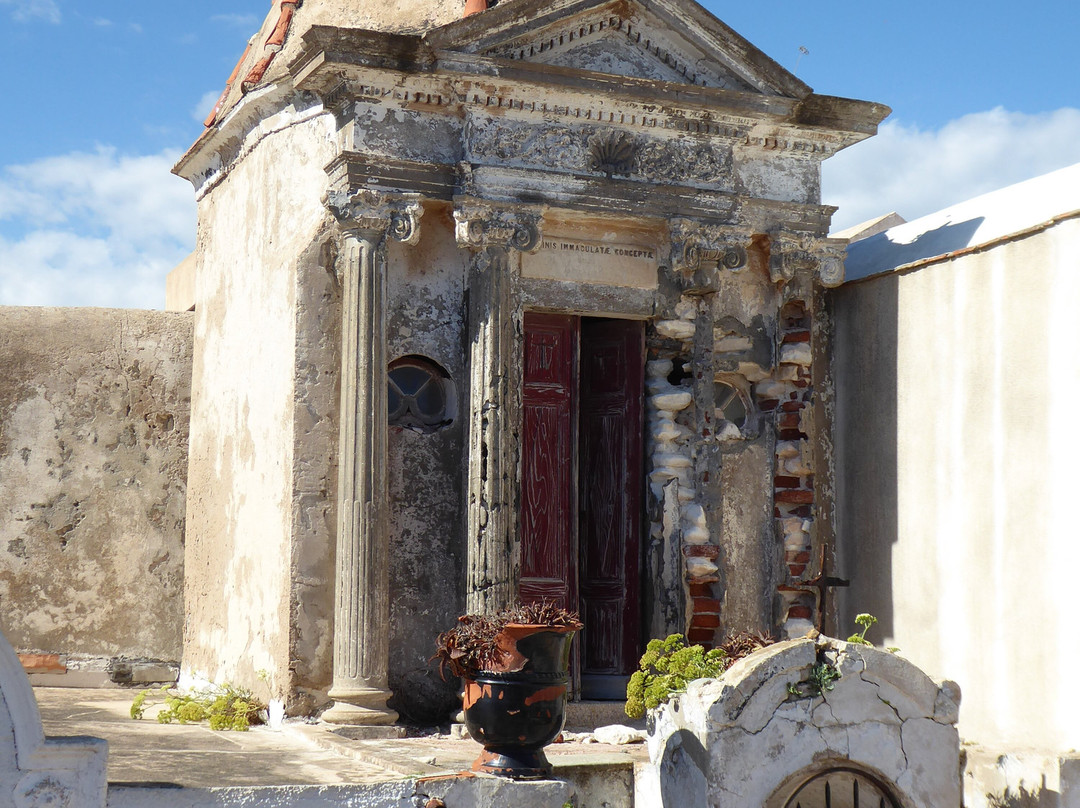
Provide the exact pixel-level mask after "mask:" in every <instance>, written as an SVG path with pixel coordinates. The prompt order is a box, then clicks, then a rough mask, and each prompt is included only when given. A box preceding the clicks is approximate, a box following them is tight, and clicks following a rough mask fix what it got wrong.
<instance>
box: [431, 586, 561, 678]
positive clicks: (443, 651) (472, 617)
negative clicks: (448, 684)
mask: <svg viewBox="0 0 1080 808" xmlns="http://www.w3.org/2000/svg"><path fill="white" fill-rule="evenodd" d="M510 625H524V626H545V627H547V628H557V629H566V630H572V631H577V630H578V629H580V628H581V626H582V624H581V620H580V619H579V618H578V616H577V614H575V613H574V612H569V611H567V610H566V609H562V608H560V607H558V606H556V605H555V604H554V603H551V602H550V601H541V602H537V603H526V604H518V605H516V606H511V607H509V608H507V609H503V610H502V611H500V612H496V613H495V614H467V615H463V616H462V617H459V618H458V624H457V625H456V626H454V627H453V628H452V629H450V630H449V631H444V632H443V633H442V634H440V635H439V636H438V638H437V639H436V640H435V646H436V647H435V655H434V656H432V660H436V659H437V660H438V661H439V675H440V676H442V677H443V678H444V679H445V678H446V672H447V671H448V670H449V671H450V673H451V674H453V675H454V676H469V675H470V674H474V673H476V672H477V671H482V670H497V669H498V668H499V667H500V666H501V665H503V664H504V663H505V662H506V659H507V656H508V650H507V648H506V646H505V644H501V643H500V642H499V635H500V633H501V632H502V631H503V629H504V628H506V627H507V626H510Z"/></svg>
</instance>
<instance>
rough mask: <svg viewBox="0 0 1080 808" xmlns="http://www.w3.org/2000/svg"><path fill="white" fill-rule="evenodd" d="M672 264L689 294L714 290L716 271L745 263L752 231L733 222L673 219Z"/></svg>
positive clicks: (741, 265)
mask: <svg viewBox="0 0 1080 808" xmlns="http://www.w3.org/2000/svg"><path fill="white" fill-rule="evenodd" d="M670 230H671V265H672V267H673V268H674V269H675V270H676V271H677V272H678V273H679V274H680V275H682V277H683V279H684V286H685V288H684V291H685V292H686V293H688V294H706V293H708V292H715V291H716V288H717V283H718V278H717V272H718V271H719V270H720V269H721V268H723V269H726V270H728V271H730V272H738V271H739V270H741V269H744V268H745V267H746V260H747V248H748V247H749V246H750V240H751V239H752V238H753V235H754V234H753V231H752V230H751V229H750V228H748V227H744V226H740V225H734V224H708V223H706V222H700V221H698V220H696V219H683V218H678V219H672V220H671V223H670Z"/></svg>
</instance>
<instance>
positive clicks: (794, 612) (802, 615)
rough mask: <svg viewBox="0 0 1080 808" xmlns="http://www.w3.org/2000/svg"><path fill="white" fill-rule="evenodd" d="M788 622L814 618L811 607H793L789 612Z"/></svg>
mask: <svg viewBox="0 0 1080 808" xmlns="http://www.w3.org/2000/svg"><path fill="white" fill-rule="evenodd" d="M787 616H788V620H810V619H811V618H813V616H814V612H813V610H812V609H811V608H810V607H809V606H792V607H791V608H790V609H788V610H787Z"/></svg>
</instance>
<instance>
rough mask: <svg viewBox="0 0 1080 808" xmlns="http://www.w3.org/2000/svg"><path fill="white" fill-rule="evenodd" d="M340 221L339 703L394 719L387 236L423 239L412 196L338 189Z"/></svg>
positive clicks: (333, 205) (332, 199)
mask: <svg viewBox="0 0 1080 808" xmlns="http://www.w3.org/2000/svg"><path fill="white" fill-rule="evenodd" d="M327 203H328V206H329V207H330V209H331V210H332V211H333V213H334V215H335V216H336V217H337V218H338V220H339V222H341V228H342V234H341V239H340V247H339V262H338V273H339V277H340V281H341V287H342V315H341V406H340V409H339V451H338V490H337V513H338V522H337V527H338V532H337V566H336V573H337V574H336V581H335V594H336V607H335V621H334V683H333V686H332V687H331V689H330V693H329V695H330V698H332V699H333V700H334V706H333V707H331V708H330V709H329V710H327V711H326V712H325V713H324V714H323V718H324V719H325V720H327V721H330V722H332V723H338V724H368V725H381V724H392V723H394V722H395V721H396V720H397V713H396V712H394V711H393V710H391V709H389V708H388V707H387V706H386V701H387V699H388V698H389V697H390V695H391V694H390V691H389V689H388V687H387V672H388V668H389V631H388V630H387V627H388V625H389V622H390V585H389V562H390V548H389V546H388V529H387V509H388V501H387V483H386V465H387V457H386V439H387V431H388V426H387V411H386V390H387V386H386V385H387V382H386V320H385V302H386V239H387V238H393V239H395V240H396V241H401V242H404V243H407V244H415V243H416V241H417V240H418V238H419V220H420V217H421V216H422V215H423V208H422V207H421V205H420V202H419V199H418V198H416V197H413V196H405V195H398V196H393V197H391V196H389V195H382V194H378V193H373V192H370V191H366V190H361V191H357V192H352V193H349V192H335V193H332V194H331V195H330V196H329V198H328V200H327Z"/></svg>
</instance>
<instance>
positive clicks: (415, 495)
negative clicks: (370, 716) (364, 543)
mask: <svg viewBox="0 0 1080 808" xmlns="http://www.w3.org/2000/svg"><path fill="white" fill-rule="evenodd" d="M468 259H469V256H468V253H467V252H466V251H463V250H459V249H457V247H456V245H455V242H454V238H453V220H452V219H451V217H450V210H449V207H448V206H440V205H430V206H429V209H428V210H427V211H426V212H425V214H424V218H423V220H422V224H421V235H420V242H419V244H417V245H416V246H415V247H409V246H405V245H399V244H396V243H395V244H393V246H392V247H391V248H390V250H389V260H388V273H387V274H388V278H387V286H388V289H387V302H388V312H387V359H388V360H389V361H390V362H393V361H394V360H395V359H398V358H401V357H403V356H409V355H419V356H423V357H425V358H427V359H430V360H433V361H434V362H436V363H438V364H439V365H440V366H441V367H442V368H443V369H444V370H445V371H446V372H447V374H448V375H449V377H450V381H451V385H450V386H449V389H451V390H452V391H453V393H454V394H455V396H456V400H454V401H452V402H451V403H450V405H449V409H450V411H451V412H452V413H453V414H454V420H453V422H452V423H450V424H448V425H446V426H444V427H441V428H439V429H437V430H435V431H433V432H419V431H414V430H410V429H404V428H402V427H396V426H392V427H390V436H389V441H388V462H389V480H388V483H389V497H390V537H389V541H390V545H391V553H390V558H391V565H390V674H389V675H390V679H389V681H390V688H391V689H392V690H393V691H394V694H395V698H394V700H393V701H392V702H391V706H393V707H395V708H396V709H397V710H398V712H399V713H402V714H403V715H405V716H407V717H408V718H410V719H413V720H417V721H421V722H437V721H440V720H442V719H443V718H445V716H446V715H447V714H448V713H450V712H451V711H452V710H453V709H454V708H455V707H456V694H455V692H454V689H453V687H452V685H451V684H447V683H445V682H443V681H442V679H441V678H440V677H439V675H438V672H437V671H436V669H435V666H433V665H432V664H431V662H430V657H431V654H432V652H433V649H434V638H435V637H436V636H438V634H440V633H441V632H443V631H445V630H446V629H447V628H449V627H450V626H452V625H453V624H454V621H455V618H456V617H457V616H458V615H459V614H461V613H462V610H463V608H464V605H465V601H464V592H463V589H462V581H463V580H464V576H465V573H464V552H465V545H466V541H465V536H464V528H465V512H464V507H463V506H464V490H463V479H464V473H463V470H464V467H465V456H464V447H465V445H466V441H465V433H466V429H467V417H466V415H465V414H464V413H465V404H464V396H465V395H466V393H467V388H468V368H467V367H466V357H467V356H468V352H467V350H466V349H465V275H466V270H467V265H468Z"/></svg>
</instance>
